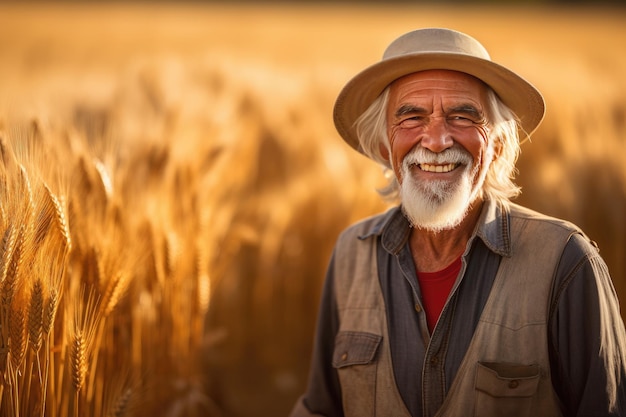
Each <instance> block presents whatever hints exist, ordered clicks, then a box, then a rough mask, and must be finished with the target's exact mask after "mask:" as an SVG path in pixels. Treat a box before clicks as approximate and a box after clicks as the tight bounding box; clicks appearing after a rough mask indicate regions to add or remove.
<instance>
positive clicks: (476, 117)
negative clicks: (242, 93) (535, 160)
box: [291, 29, 626, 417]
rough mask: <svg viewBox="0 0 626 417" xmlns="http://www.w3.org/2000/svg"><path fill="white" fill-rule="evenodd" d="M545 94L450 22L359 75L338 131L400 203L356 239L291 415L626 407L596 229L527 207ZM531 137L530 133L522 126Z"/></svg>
mask: <svg viewBox="0 0 626 417" xmlns="http://www.w3.org/2000/svg"><path fill="white" fill-rule="evenodd" d="M543 115H544V101H543V98H542V96H541V94H540V93H539V92H538V91H537V90H536V89H535V88H534V87H533V86H532V85H531V84H529V83H528V82H527V81H525V80H524V79H522V78H521V77H520V76H518V75H516V74H515V73H514V72H512V71H510V70H508V69H506V68H505V67H503V66H501V65H498V64H496V63H494V62H493V61H491V59H490V57H489V54H488V53H487V51H486V50H485V49H484V48H483V46H482V45H481V44H480V43H478V42H477V41H476V40H475V39H473V38H471V37H469V36H467V35H465V34H462V33H459V32H456V31H452V30H447V29H423V30H417V31H414V32H410V33H407V34H405V35H403V36H401V37H400V38H398V39H397V40H395V41H394V42H393V43H392V44H391V45H390V46H389V47H388V48H387V50H386V52H385V54H384V56H383V59H382V61H381V62H379V63H376V64H374V65H372V66H370V67H369V68H367V69H365V70H364V71H362V72H361V73H359V74H358V75H356V76H355V77H354V78H353V79H352V80H351V81H350V82H349V83H348V84H347V85H346V86H345V87H344V89H343V90H342V91H341V93H340V94H339V97H338V98H337V101H336V104H335V111H334V120H335V125H336V127H337V130H338V132H339V134H340V135H341V136H342V137H343V139H344V140H345V141H346V142H347V143H348V144H349V145H350V146H352V147H353V148H354V149H356V150H358V151H359V152H361V153H363V154H365V155H367V156H368V157H370V158H371V159H373V160H374V161H377V162H378V163H380V164H382V165H384V166H385V167H387V168H389V169H391V170H392V171H393V173H394V174H395V175H394V179H393V181H392V183H391V184H390V185H389V187H388V188H387V189H386V190H385V192H386V193H387V194H390V195H397V196H398V197H399V199H400V202H401V204H400V206H399V207H397V208H394V209H391V210H389V211H388V212H387V213H384V214H381V215H378V216H375V217H372V218H370V219H367V220H364V221H362V222H360V223H358V224H356V225H354V226H352V227H350V228H348V229H347V230H346V231H344V232H343V233H342V235H341V236H340V237H339V239H338V241H337V244H336V247H335V251H334V253H333V257H332V259H331V262H330V265H329V268H328V274H327V277H326V283H325V286H324V292H323V296H322V301H321V308H320V313H319V320H318V329H317V334H316V339H315V346H314V354H313V360H312V366H311V371H310V378H309V385H308V388H307V391H306V392H305V394H304V395H303V396H302V397H301V398H300V400H299V401H298V403H297V404H296V405H295V407H294V409H293V411H292V414H291V415H292V416H294V417H296V416H328V417H330V416H354V417H365V416H389V417H405V416H406V417H408V416H413V417H417V416H460V417H468V416H480V417H490V416H506V417H511V416H609V415H611V416H613V415H615V416H617V415H623V414H624V413H626V388H625V386H626V385H625V384H626V380H625V377H626V373H625V361H626V354H625V352H626V334H625V331H624V324H623V322H622V319H621V317H620V312H619V305H618V301H617V298H616V295H615V291H614V288H613V286H612V283H611V278H610V276H609V273H608V271H607V268H606V265H605V263H604V261H603V260H602V259H601V258H600V255H599V254H598V250H597V248H596V246H595V244H594V243H593V242H591V241H590V240H589V239H588V238H587V237H586V236H585V235H584V234H583V232H582V231H581V230H580V229H579V228H577V227H576V226H574V225H572V224H571V223H568V222H566V221H563V220H558V219H555V218H551V217H547V216H544V215H541V214H539V213H536V212H534V211H531V210H529V209H526V208H522V207H520V206H519V205H516V204H514V203H512V202H511V201H510V199H511V198H512V197H515V196H516V195H517V194H518V193H519V188H518V187H517V186H516V185H515V184H514V182H513V174H514V171H515V161H516V158H517V156H518V153H519V146H520V137H521V138H522V139H525V138H526V137H527V136H529V135H530V134H531V133H532V132H533V131H534V130H535V129H536V128H537V126H538V125H539V123H540V122H541V120H542V118H543ZM520 134H521V136H520Z"/></svg>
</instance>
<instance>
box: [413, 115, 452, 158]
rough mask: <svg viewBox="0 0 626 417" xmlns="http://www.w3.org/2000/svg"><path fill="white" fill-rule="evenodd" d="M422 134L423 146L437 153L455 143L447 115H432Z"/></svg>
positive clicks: (421, 141)
mask: <svg viewBox="0 0 626 417" xmlns="http://www.w3.org/2000/svg"><path fill="white" fill-rule="evenodd" d="M420 136H421V140H420V144H421V145H422V147H424V148H426V149H428V150H430V151H432V152H436V153H439V152H442V151H445V150H446V149H448V148H451V147H452V145H453V144H454V139H453V138H452V134H451V133H450V129H449V126H448V124H447V122H446V119H445V117H431V118H430V120H429V121H428V124H427V125H426V126H425V128H424V130H422V132H421V135H420Z"/></svg>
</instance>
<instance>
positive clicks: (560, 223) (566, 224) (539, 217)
mask: <svg viewBox="0 0 626 417" xmlns="http://www.w3.org/2000/svg"><path fill="white" fill-rule="evenodd" d="M507 211H508V214H509V217H510V218H511V220H512V221H518V220H520V221H533V222H535V221H536V222H539V223H540V224H542V225H543V226H544V227H556V228H559V229H563V230H565V231H568V232H570V233H573V232H579V233H582V230H581V229H580V227H578V226H577V225H576V224H574V223H572V222H571V221H568V220H565V219H561V218H558V217H554V216H550V215H548V214H544V213H541V212H539V211H536V210H533V209H531V208H528V207H524V206H521V205H519V204H515V203H509V204H508V208H507Z"/></svg>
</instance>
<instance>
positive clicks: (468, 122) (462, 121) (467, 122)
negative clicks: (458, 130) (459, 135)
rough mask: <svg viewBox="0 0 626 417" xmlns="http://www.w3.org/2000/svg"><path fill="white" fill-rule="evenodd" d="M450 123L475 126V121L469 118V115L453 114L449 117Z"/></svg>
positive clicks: (459, 125)
mask: <svg viewBox="0 0 626 417" xmlns="http://www.w3.org/2000/svg"><path fill="white" fill-rule="evenodd" d="M448 123H449V124H450V125H451V126H456V127H469V126H474V124H475V123H474V121H473V120H472V119H469V118H467V117H463V116H453V117H450V118H449V119H448Z"/></svg>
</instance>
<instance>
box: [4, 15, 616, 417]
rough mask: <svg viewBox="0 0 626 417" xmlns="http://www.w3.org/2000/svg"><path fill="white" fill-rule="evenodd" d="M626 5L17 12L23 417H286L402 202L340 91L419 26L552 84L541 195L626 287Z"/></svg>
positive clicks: (7, 82)
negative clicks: (348, 141) (324, 332)
mask: <svg viewBox="0 0 626 417" xmlns="http://www.w3.org/2000/svg"><path fill="white" fill-rule="evenodd" d="M625 18H626V12H625V11H624V10H623V9H606V10H603V9H597V8H582V9H572V8H568V9H564V8H562V9H559V8H538V7H535V8H519V7H517V8H514V7H509V8H505V7H499V8H496V7H493V6H492V7H486V6H471V5H469V6H468V5H466V6H459V5H456V6H455V7H434V6H407V5H404V6H393V5H389V6H384V7H383V6H375V5H369V6H357V5H356V4H352V5H331V4H325V5H316V4H308V5H306V6H288V5H286V4H282V5H277V4H276V5H266V6H263V5H254V4H246V5H238V6H234V5H233V6H228V5H226V4H221V3H212V4H205V5H203V4H201V3H189V4H174V3H157V4H155V5H150V6H148V5H146V4H141V3H137V4H132V3H129V4H123V3H112V4H107V3H94V4H89V5H81V4H79V3H68V4H63V3H30V4H26V5H21V4H19V3H8V4H7V3H2V4H0V159H1V162H2V163H1V164H0V181H1V187H0V233H1V234H2V240H1V242H0V245H1V249H0V261H1V264H0V373H1V376H0V415H2V416H44V415H45V416H84V415H89V416H94V417H98V416H155V415H157V416H172V417H174V416H263V417H264V416H278V415H285V414H286V413H287V412H288V410H289V409H290V407H291V405H292V403H293V402H294V401H295V399H296V398H297V396H298V395H299V394H300V393H301V392H302V390H303V389H304V386H305V383H306V372H307V369H308V361H309V355H310V347H311V339H312V335H313V328H314V324H315V315H316V310H317V302H318V299H319V294H320V290H321V284H322V279H323V275H324V271H325V268H326V262H327V260H328V256H329V254H330V251H331V250H332V246H333V244H334V239H335V237H336V236H337V234H338V233H339V232H340V231H341V230H342V229H343V228H344V227H346V226H347V225H348V224H350V223H351V222H354V221H356V220H357V219H359V218H362V217H364V216H367V215H370V214H373V213H376V212H379V211H380V210H383V209H385V208H386V207H387V205H386V204H385V203H383V202H382V201H381V200H380V198H379V197H378V196H377V194H376V192H375V189H376V188H377V187H380V186H382V185H384V183H385V179H384V176H383V173H382V172H381V171H380V170H379V168H377V167H376V166H374V164H372V163H370V162H369V161H367V160H366V158H364V157H362V156H360V155H357V154H356V153H354V152H353V151H351V150H350V149H349V148H348V147H347V146H346V145H344V144H343V143H342V141H341V140H340V139H339V137H338V135H337V134H336V133H335V131H334V128H333V126H332V120H331V109H332V104H333V100H334V98H335V96H336V94H337V92H338V90H339V88H341V86H342V85H343V83H344V82H345V81H346V80H347V79H348V78H349V77H350V76H352V75H353V74H355V73H356V72H357V71H359V70H360V69H362V68H363V67H364V66H366V65H369V64H371V63H373V62H375V61H376V60H378V59H379V57H380V55H381V53H382V51H383V49H384V48H385V46H386V45H387V44H388V43H389V42H390V41H391V40H392V39H394V38H395V37H396V36H398V35H399V34H401V33H404V32H406V31H408V30H411V29H414V28H417V27H426V26H446V27H451V28H455V29H459V30H462V31H466V32H467V33H470V34H472V35H473V36H475V37H477V38H478V39H480V40H481V41H482V42H483V43H484V44H485V45H486V46H487V48H488V49H489V50H490V52H491V54H492V56H493V57H494V58H495V59H496V60H497V61H499V62H501V63H503V64H505V65H508V66H510V67H511V68H514V69H516V70H517V71H519V72H520V73H521V74H522V75H523V76H525V77H526V78H528V79H529V80H531V81H532V82H533V83H534V84H535V85H537V86H538V87H539V89H540V90H541V91H542V92H543V93H544V95H545V97H546V101H547V104H548V114H547V117H546V120H545V122H544V124H543V125H542V127H541V128H540V129H539V130H538V131H537V133H536V134H535V136H534V138H533V141H532V143H527V144H525V145H524V147H523V153H522V156H521V157H520V160H519V164H518V166H519V169H520V173H519V176H518V182H519V184H520V185H522V187H523V195H522V196H521V197H520V198H519V202H521V203H523V204H526V205H528V206H530V207H532V208H535V209H538V210H541V211H544V212H546V213H548V214H552V215H556V216H560V217H563V218H566V219H568V220H571V221H574V222H576V223H577V224H579V225H580V226H581V227H583V229H584V230H585V231H586V233H587V234H588V235H589V236H590V237H591V238H592V239H594V240H595V241H597V242H598V244H599V246H600V248H601V253H602V254H603V256H604V257H605V259H606V260H607V263H608V264H609V269H610V271H611V273H612V276H613V278H614V283H615V287H616V290H617V293H618V295H619V296H620V298H621V299H626V261H625V260H624V259H625V255H626V253H625V252H626V168H624V166H625V164H624V158H625V156H626V152H625V151H626V94H625V93H626V55H624V54H623V53H622V52H623V50H624V45H625V44H626V26H625V25H624V24H623V23H624V21H625Z"/></svg>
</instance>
